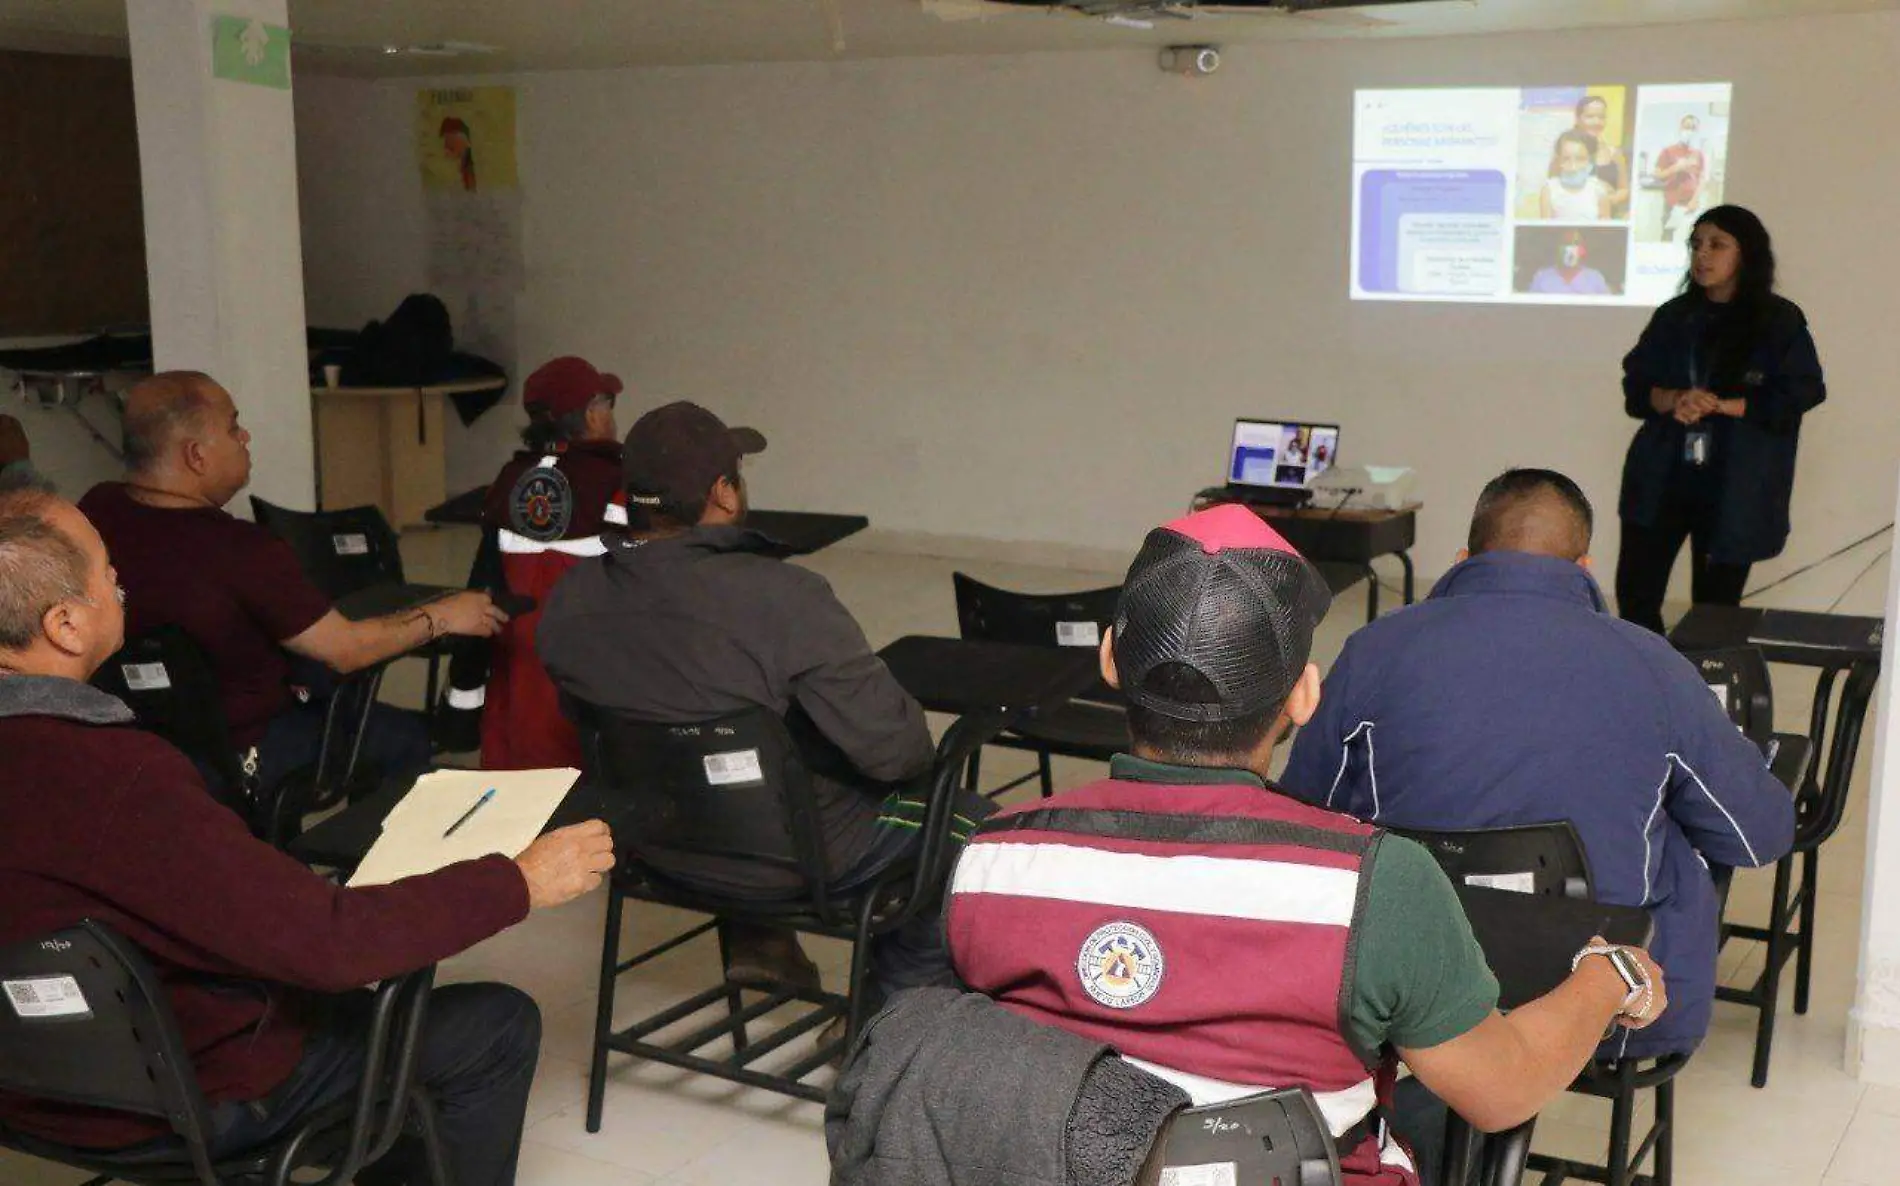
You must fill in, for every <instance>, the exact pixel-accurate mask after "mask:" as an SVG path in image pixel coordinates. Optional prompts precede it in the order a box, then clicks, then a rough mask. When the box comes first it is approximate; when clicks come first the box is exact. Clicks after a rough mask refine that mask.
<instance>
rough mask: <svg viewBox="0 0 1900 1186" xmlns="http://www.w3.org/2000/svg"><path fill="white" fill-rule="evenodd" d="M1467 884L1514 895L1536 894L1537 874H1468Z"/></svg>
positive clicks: (1466, 876)
mask: <svg viewBox="0 0 1900 1186" xmlns="http://www.w3.org/2000/svg"><path fill="white" fill-rule="evenodd" d="M1465 884H1466V885H1475V886H1478V887H1480V888H1482V889H1494V890H1509V891H1510V892H1512V893H1514V894H1534V893H1536V892H1537V874H1535V873H1467V874H1465Z"/></svg>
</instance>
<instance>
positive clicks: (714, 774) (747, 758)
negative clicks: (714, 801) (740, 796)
mask: <svg viewBox="0 0 1900 1186" xmlns="http://www.w3.org/2000/svg"><path fill="white" fill-rule="evenodd" d="M702 760H703V761H704V762H705V763H706V782H707V785H709V786H715V787H731V786H738V785H740V784H742V783H748V782H764V781H765V770H764V768H763V767H761V766H760V765H759V751H758V750H755V749H740V750H733V751H732V752H731V753H725V754H707V755H706V756H705V758H704V759H702Z"/></svg>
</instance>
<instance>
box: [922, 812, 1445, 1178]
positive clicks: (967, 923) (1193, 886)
mask: <svg viewBox="0 0 1900 1186" xmlns="http://www.w3.org/2000/svg"><path fill="white" fill-rule="evenodd" d="M1381 836H1382V833H1380V832H1379V831H1378V830H1376V829H1374V828H1372V827H1371V826H1369V825H1367V824H1364V823H1361V822H1359V821H1358V820H1355V819H1352V818H1351V817H1348V816H1343V815H1337V814H1334V813H1333V812H1329V811H1325V810H1322V809H1320V808H1316V807H1312V806H1309V805H1307V804H1304V803H1299V802H1296V801H1294V800H1292V799H1290V798H1287V797H1286V796H1284V795H1280V794H1277V793H1273V792H1270V791H1265V790H1262V789H1261V788H1260V787H1259V786H1257V785H1245V784H1220V785H1196V786H1163V785H1156V784H1150V783H1141V782H1131V781H1123V780H1116V779H1110V780H1106V781H1103V782H1098V783H1094V784H1091V785H1089V786H1086V787H1082V788H1079V789H1077V790H1074V791H1070V792H1067V793H1065V794H1062V795H1058V796H1056V797H1055V798H1053V799H1048V800H1044V801H1042V802H1040V803H1036V804H1031V805H1029V806H1027V807H1025V808H1020V809H1016V810H1013V811H1008V812H1004V813H1002V814H999V815H997V816H996V817H994V818H992V819H991V820H989V821H988V822H986V823H985V824H984V825H983V826H982V827H981V828H980V829H979V830H978V832H977V834H976V836H975V837H974V838H973V839H972V840H971V841H970V843H969V846H968V847H967V848H965V849H964V851H963V854H962V856H961V857H960V858H959V859H958V862H957V867H956V871H955V873H954V875H953V876H952V879H951V885H950V892H951V896H950V904H949V908H948V912H947V920H946V925H947V930H948V938H949V944H950V953H951V958H952V960H953V961H954V963H955V965H956V970H957V973H958V975H959V976H961V977H962V979H963V981H964V983H966V984H967V985H969V986H970V987H971V988H972V989H974V990H976V991H978V992H982V993H985V994H987V995H989V996H991V997H994V998H995V999H997V1000H998V1001H999V1002H1001V1003H1002V1004H1004V1005H1005V1006H1007V1007H1009V1008H1011V1009H1013V1010H1015V1011H1016V1012H1018V1013H1020V1014H1022V1015H1024V1016H1026V1017H1030V1018H1033V1019H1035V1020H1037V1021H1042V1022H1046V1023H1048V1024H1050V1025H1055V1026H1059V1027H1061V1028H1063V1029H1066V1030H1069V1031H1071V1032H1073V1033H1076V1034H1079V1035H1081V1036H1083V1037H1085V1038H1088V1039H1090V1040H1092V1041H1099V1042H1104V1043H1107V1044H1109V1045H1111V1046H1113V1047H1115V1049H1116V1050H1118V1051H1120V1052H1121V1054H1122V1056H1123V1057H1124V1058H1126V1059H1127V1060H1128V1061H1129V1062H1131V1063H1133V1064H1134V1065H1136V1066H1139V1067H1141V1068H1143V1069H1144V1070H1147V1071H1150V1072H1153V1073H1154V1074H1156V1075H1159V1076H1160V1077H1162V1078H1164V1079H1166V1080H1168V1081H1169V1082H1171V1083H1174V1084H1175V1085H1177V1086H1179V1087H1180V1088H1181V1089H1182V1090H1184V1091H1186V1092H1187V1093H1188V1095H1189V1096H1190V1097H1192V1098H1193V1100H1194V1102H1195V1103H1197V1104H1201V1103H1214V1102H1219V1101H1222V1100H1228V1099H1235V1098H1238V1097H1240V1096H1243V1095H1251V1094H1253V1093H1255V1092H1259V1091H1266V1090H1271V1089H1274V1088H1280V1087H1305V1088H1307V1089H1308V1090H1310V1091H1311V1092H1312V1093H1313V1096H1314V1097H1315V1099H1317V1100H1318V1101H1319V1105H1320V1110H1321V1112H1323V1113H1324V1114H1325V1116H1326V1120H1327V1124H1328V1127H1330V1128H1331V1129H1332V1132H1333V1135H1334V1137H1335V1138H1344V1139H1343V1140H1342V1141H1341V1151H1340V1152H1341V1168H1342V1170H1343V1171H1344V1178H1345V1180H1346V1181H1347V1182H1349V1183H1353V1184H1354V1186H1416V1183H1417V1181H1418V1177H1417V1175H1416V1173H1415V1172H1414V1169H1413V1166H1412V1161H1411V1158H1410V1156H1409V1154H1408V1153H1407V1152H1406V1150H1405V1149H1404V1148H1403V1147H1402V1146H1401V1145H1400V1144H1399V1143H1398V1142H1397V1141H1396V1140H1395V1139H1393V1138H1392V1137H1391V1136H1390V1135H1389V1134H1388V1132H1387V1130H1386V1127H1385V1125H1384V1124H1383V1123H1380V1122H1378V1118H1377V1117H1376V1116H1375V1115H1374V1112H1375V1109H1376V1108H1378V1107H1379V1106H1380V1105H1381V1104H1383V1103H1385V1102H1387V1101H1388V1100H1389V1097H1390V1092H1391V1087H1392V1081H1393V1077H1394V1073H1395V1072H1396V1069H1397V1064H1396V1062H1395V1061H1393V1060H1392V1058H1391V1057H1390V1056H1389V1054H1388V1055H1383V1056H1382V1054H1381V1052H1379V1051H1359V1050H1355V1049H1354V1046H1353V1043H1352V1040H1351V1039H1350V1038H1349V1037H1348V1034H1349V1032H1350V1031H1349V1029H1348V1027H1347V1024H1346V1010H1347V1008H1348V1006H1349V995H1348V991H1349V976H1350V969H1351V967H1352V966H1353V959H1354V941H1355V939H1356V937H1357V935H1358V933H1359V926H1358V922H1359V914H1360V911H1361V910H1362V909H1363V908H1364V903H1365V897H1366V895H1365V892H1364V886H1365V883H1366V878H1367V877H1368V876H1369V874H1370V872H1371V864H1372V862H1373V860H1374V859H1375V857H1376V854H1377V851H1378V844H1379V839H1380V837H1381Z"/></svg>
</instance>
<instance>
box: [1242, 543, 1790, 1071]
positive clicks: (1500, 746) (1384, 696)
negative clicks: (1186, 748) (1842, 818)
mask: <svg viewBox="0 0 1900 1186" xmlns="http://www.w3.org/2000/svg"><path fill="white" fill-rule="evenodd" d="M1280 785H1281V786H1282V787H1283V788H1285V789H1286V790H1287V791H1288V792H1289V793H1290V794H1295V795H1298V796H1300V797H1301V798H1305V799H1309V800H1311V801H1313V802H1315V803H1319V804H1322V805H1324V806H1326V807H1330V808H1331V809H1333V810H1334V811H1344V812H1348V813H1350V814H1352V815H1356V816H1358V817H1359V818H1361V819H1364V820H1367V821H1369V822H1371V823H1374V824H1377V825H1379V826H1380V827H1386V828H1400V829H1403V828H1430V829H1453V830H1457V829H1467V828H1501V827H1514V826H1517V825H1520V824H1540V823H1546V822H1549V821H1551V820H1569V821H1570V822H1571V823H1572V824H1573V825H1575V826H1576V829H1577V835H1578V837H1579V838H1580V839H1581V840H1582V841H1583V848H1584V852H1585V853H1586V854H1587V855H1588V857H1589V860H1590V869H1591V873H1592V876H1593V882H1594V886H1593V888H1594V890H1595V895H1596V898H1597V900H1598V901H1601V902H1614V903H1616V904H1618V905H1622V906H1643V907H1646V908H1647V909H1648V910H1649V911H1650V913H1651V914H1652V915H1653V916H1654V917H1655V920H1656V938H1655V942H1654V943H1653V944H1651V946H1650V954H1651V955H1653V956H1654V957H1655V958H1656V962H1657V963H1659V964H1661V965H1662V968H1663V971H1664V972H1666V973H1667V974H1668V976H1669V1009H1668V1012H1666V1013H1664V1014H1663V1016H1662V1017H1661V1018H1660V1019H1659V1020H1658V1021H1657V1022H1656V1024H1655V1025H1652V1026H1650V1027H1649V1028H1648V1029H1645V1030H1640V1031H1633V1030H1618V1031H1617V1034H1616V1036H1615V1038H1613V1039H1612V1041H1611V1043H1610V1044H1609V1045H1608V1046H1606V1048H1605V1049H1604V1054H1605V1055H1606V1056H1613V1055H1617V1054H1620V1053H1625V1052H1627V1053H1629V1054H1632V1055H1637V1056H1640V1057H1651V1056H1653V1055H1657V1054H1665V1053H1676V1052H1681V1051H1687V1050H1693V1049H1695V1047H1696V1045H1697V1044H1698V1043H1700V1042H1701V1040H1702V1037H1703V1034H1704V1033H1706V1032H1707V1030H1708V1027H1709V1019H1710V1015H1711V1012H1712V1003H1713V1000H1714V995H1715V957H1716V948H1717V929H1716V928H1717V915H1718V908H1717V905H1716V898H1715V885H1714V882H1713V881H1712V880H1711V878H1710V875H1709V871H1708V868H1707V863H1708V862H1714V863H1717V864H1722V865H1730V866H1739V867H1749V866H1759V865H1766V864H1772V863H1773V862H1775V861H1776V860H1779V859H1780V858H1781V857H1782V856H1783V855H1785V854H1786V853H1787V852H1788V849H1789V847H1790V846H1791V845H1792V844H1793V843H1794V797H1793V796H1792V795H1790V794H1789V793H1788V790H1787V788H1786V787H1784V786H1782V785H1781V784H1780V783H1779V782H1777V781H1776V780H1775V777H1774V775H1773V774H1771V773H1770V772H1769V770H1768V765H1767V763H1766V762H1764V761H1763V760H1762V755H1761V751H1760V750H1758V749H1756V748H1755V746H1754V745H1753V744H1752V743H1750V742H1749V741H1748V739H1747V738H1745V737H1743V736H1742V735H1741V733H1740V732H1738V731H1737V730H1736V728H1735V726H1734V725H1733V724H1731V723H1730V722H1729V719H1728V717H1727V715H1725V714H1724V713H1723V711H1722V705H1721V703H1720V702H1718V701H1717V700H1716V698H1715V697H1713V696H1711V695H1709V689H1708V686H1707V685H1706V684H1704V683H1703V682H1702V675H1701V673H1700V672H1699V671H1697V670H1696V667H1695V665H1694V664H1693V663H1691V662H1689V660H1687V659H1685V658H1684V657H1683V656H1681V655H1679V654H1677V653H1676V651H1675V650H1674V649H1673V648H1672V647H1671V646H1670V645H1669V644H1668V643H1667V642H1666V641H1664V640H1663V639H1662V638H1661V637H1659V636H1658V635H1655V634H1652V633H1650V632H1649V631H1647V630H1644V629H1643V628H1642V627H1640V626H1635V625H1632V624H1631V623H1629V622H1625V621H1622V620H1620V619H1618V618H1617V617H1615V616H1614V615H1612V614H1610V613H1608V612H1607V611H1606V610H1605V608H1604V603H1603V595H1602V592H1601V591H1600V590H1599V589H1598V588H1597V585H1596V582H1595V581H1594V580H1592V579H1591V577H1590V574H1589V573H1588V572H1586V571H1585V570H1584V569H1583V567H1582V566H1580V565H1578V564H1575V563H1573V562H1571V561H1568V560H1559V559H1557V558H1556V557H1553V556H1534V555H1530V554H1528V553H1524V552H1483V553H1480V554H1479V555H1476V556H1473V557H1471V558H1470V559H1468V560H1466V561H1464V562H1463V563H1461V564H1459V565H1458V566H1457V567H1455V568H1453V569H1452V570H1451V571H1450V572H1448V573H1446V574H1445V575H1444V577H1443V578H1442V579H1440V580H1439V582H1438V586H1437V587H1436V588H1434V589H1433V590H1432V593H1431V597H1430V598H1428V599H1427V600H1425V601H1422V602H1420V603H1419V604H1417V605H1414V606H1411V607H1409V608H1407V609H1405V610H1403V611H1401V612H1399V613H1396V614H1387V615H1386V616H1385V617H1383V618H1380V619H1379V620H1378V621H1376V622H1373V623H1371V624H1369V625H1367V626H1366V627H1365V628H1364V629H1362V630H1360V631H1358V632H1357V633H1356V634H1354V635H1353V636H1352V637H1351V638H1349V639H1347V640H1346V646H1345V649H1344V650H1342V651H1341V652H1340V655H1339V658H1338V659H1337V660H1336V661H1335V662H1334V663H1333V668H1332V670H1331V671H1330V672H1328V673H1327V676H1326V687H1325V692H1324V694H1323V695H1322V696H1321V697H1320V704H1319V711H1318V712H1317V713H1315V714H1314V716H1313V719H1312V720H1311V721H1309V722H1308V723H1307V724H1306V726H1305V727H1304V728H1302V729H1301V730H1300V734H1299V736H1298V737H1297V738H1296V739H1295V740H1294V743H1293V756H1292V758H1291V760H1289V761H1288V763H1287V768H1286V774H1285V776H1284V777H1283V779H1282V781H1281V784H1280Z"/></svg>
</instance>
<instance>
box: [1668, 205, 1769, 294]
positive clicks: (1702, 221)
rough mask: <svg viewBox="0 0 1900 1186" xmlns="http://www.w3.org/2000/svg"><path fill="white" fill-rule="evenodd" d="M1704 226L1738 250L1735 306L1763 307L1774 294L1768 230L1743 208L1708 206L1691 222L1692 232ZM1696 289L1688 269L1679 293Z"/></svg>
mask: <svg viewBox="0 0 1900 1186" xmlns="http://www.w3.org/2000/svg"><path fill="white" fill-rule="evenodd" d="M1704 225H1707V226H1713V227H1715V228H1716V229H1717V230H1722V231H1726V232H1728V234H1729V236H1730V237H1731V238H1733V239H1734V240H1735V245H1736V246H1737V247H1738V248H1740V249H1741V253H1742V264H1741V268H1740V269H1739V271H1738V272H1737V274H1736V277H1735V300H1736V302H1737V303H1738V304H1746V305H1756V306H1759V305H1761V304H1762V303H1764V301H1765V300H1766V298H1767V296H1768V294H1769V293H1771V292H1773V291H1774V290H1775V244H1774V241H1773V240H1772V239H1770V238H1769V237H1768V228H1767V227H1765V226H1763V225H1762V222H1761V219H1759V218H1757V217H1755V212H1754V211H1752V210H1749V209H1747V208H1746V207H1743V206H1711V207H1710V208H1709V209H1707V210H1704V211H1703V212H1702V217H1700V218H1698V219H1696V220H1695V229H1696V230H1698V231H1699V230H1701V229H1702V228H1703V226H1704ZM1693 234H1694V232H1691V236H1692V237H1693ZM1696 287H1697V286H1696V282H1695V268H1694V267H1693V266H1691V267H1690V268H1689V269H1688V270H1687V271H1686V272H1684V273H1683V276H1682V291H1684V292H1691V291H1695V290H1696Z"/></svg>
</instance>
